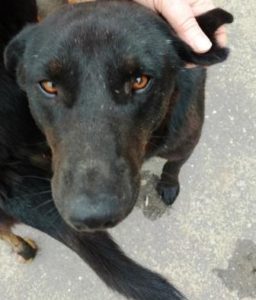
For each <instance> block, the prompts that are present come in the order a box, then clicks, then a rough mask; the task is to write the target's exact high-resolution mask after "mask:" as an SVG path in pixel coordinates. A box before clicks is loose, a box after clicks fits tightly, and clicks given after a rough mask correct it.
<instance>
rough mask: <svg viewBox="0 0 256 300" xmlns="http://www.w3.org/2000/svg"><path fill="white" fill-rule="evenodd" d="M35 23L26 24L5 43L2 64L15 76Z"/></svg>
mask: <svg viewBox="0 0 256 300" xmlns="http://www.w3.org/2000/svg"><path fill="white" fill-rule="evenodd" d="M35 26H36V25H28V26H27V27H25V28H24V29H23V30H22V31H21V32H20V33H19V34H18V35H16V36H15V37H14V38H13V39H12V40H11V41H10V42H9V44H8V45H7V47H6V48H5V51H4V64H5V68H6V69H7V71H8V72H9V73H10V74H11V75H13V76H16V72H17V70H18V66H19V65H20V64H21V62H22V60H23V54H24V51H25V48H26V43H27V40H28V38H29V37H30V36H31V33H32V31H33V30H34V28H35Z"/></svg>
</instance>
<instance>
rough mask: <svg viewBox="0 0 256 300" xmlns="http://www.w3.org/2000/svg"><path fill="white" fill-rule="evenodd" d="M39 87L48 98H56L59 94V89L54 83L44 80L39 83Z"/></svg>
mask: <svg viewBox="0 0 256 300" xmlns="http://www.w3.org/2000/svg"><path fill="white" fill-rule="evenodd" d="M39 85H40V87H41V89H42V90H43V91H44V92H45V93H46V94H47V95H48V96H56V95H57V94H58V88H57V87H56V85H55V84H54V83H53V82H52V81H48V80H43V81H41V82H39Z"/></svg>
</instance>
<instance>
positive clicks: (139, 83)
mask: <svg viewBox="0 0 256 300" xmlns="http://www.w3.org/2000/svg"><path fill="white" fill-rule="evenodd" d="M149 80H150V77H149V76H147V75H144V74H142V75H140V76H137V77H136V78H135V81H134V83H133V85H132V90H133V91H138V90H142V89H144V88H145V87H146V86H147V84H148V83H149Z"/></svg>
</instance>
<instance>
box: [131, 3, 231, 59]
mask: <svg viewBox="0 0 256 300" xmlns="http://www.w3.org/2000/svg"><path fill="white" fill-rule="evenodd" d="M134 1H136V2H138V3H140V4H142V5H144V6H147V7H149V8H151V9H152V10H154V11H156V12H157V13H159V14H161V15H162V16H163V17H164V18H165V19H166V20H167V21H168V22H169V23H170V25H171V26H172V27H173V29H174V30H175V31H176V32H177V34H178V35H179V36H180V38H181V39H182V40H184V41H185V42H186V43H187V44H189V45H190V46H191V47H192V48H193V50H194V51H195V52H198V53H204V52H207V51H208V50H209V49H210V48H211V46H212V43H211V42H210V40H209V39H208V38H207V36H206V35H205V34H204V33H203V31H202V30H201V28H200V27H199V25H198V23H197V21H196V19H195V17H196V16H198V15H201V14H203V13H205V12H207V11H209V10H211V9H213V8H215V5H214V4H213V2H212V1H211V0H134ZM215 35H216V38H217V41H218V43H219V45H220V46H225V45H226V41H227V33H226V30H225V27H224V26H221V27H220V28H219V29H218V30H217V31H216V33H215Z"/></svg>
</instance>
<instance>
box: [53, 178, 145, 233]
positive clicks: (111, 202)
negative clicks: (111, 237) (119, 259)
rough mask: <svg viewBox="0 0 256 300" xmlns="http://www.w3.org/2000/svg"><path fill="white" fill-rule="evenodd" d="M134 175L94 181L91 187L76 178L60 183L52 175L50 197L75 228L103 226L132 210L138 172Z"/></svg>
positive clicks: (110, 225)
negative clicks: (98, 182)
mask: <svg viewBox="0 0 256 300" xmlns="http://www.w3.org/2000/svg"><path fill="white" fill-rule="evenodd" d="M113 176H114V175H113ZM135 177H137V178H136V179H137V180H134V178H133V180H128V178H126V177H125V178H122V179H120V180H118V181H116V182H114V184H115V185H113V184H112V182H104V181H101V184H100V185H97V187H95V186H93V184H91V187H90V184H89V183H88V182H85V183H84V184H83V186H82V187H81V185H79V184H78V185H77V184H76V183H75V182H73V184H72V185H69V184H67V182H64V184H63V182H62V180H61V181H60V180H59V178H58V177H56V176H53V179H52V194H53V200H54V203H55V206H56V207H57V210H58V211H59V213H60V215H61V217H62V218H63V220H64V221H65V222H66V223H67V224H68V225H69V226H70V227H72V228H73V229H74V230H76V231H80V232H84V231H86V232H92V231H102V230H106V229H109V228H113V227H115V226H116V225H118V224H119V223H121V222H122V221H123V220H124V219H125V218H126V217H127V216H128V215H129V214H130V213H131V211H132V210H133V208H134V206H135V203H136V200H137V198H138V194H139V183H140V179H139V177H140V176H139V175H138V176H135ZM88 186H89V187H88ZM90 188H91V189H90Z"/></svg>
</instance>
